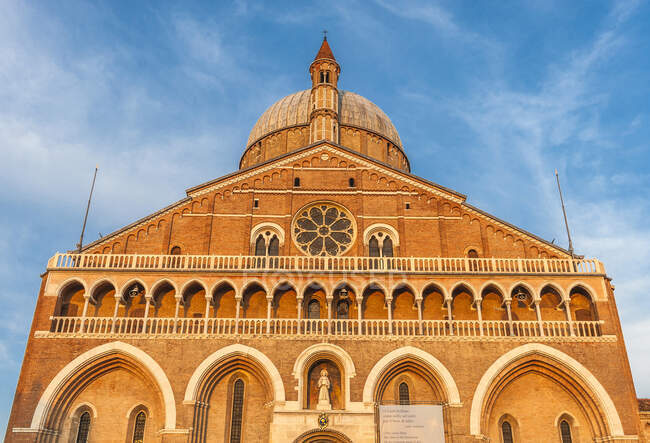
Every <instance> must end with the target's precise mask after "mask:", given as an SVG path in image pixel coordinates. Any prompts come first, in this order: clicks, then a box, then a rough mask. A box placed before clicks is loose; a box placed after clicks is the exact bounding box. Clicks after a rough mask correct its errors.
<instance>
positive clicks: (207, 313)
mask: <svg viewBox="0 0 650 443" xmlns="http://www.w3.org/2000/svg"><path fill="white" fill-rule="evenodd" d="M210 304H212V295H206V296H205V318H204V319H203V333H204V334H206V335H207V333H208V320H210Z"/></svg>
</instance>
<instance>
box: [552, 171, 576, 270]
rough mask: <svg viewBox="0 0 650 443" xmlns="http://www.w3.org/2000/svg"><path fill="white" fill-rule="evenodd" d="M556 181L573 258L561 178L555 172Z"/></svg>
mask: <svg viewBox="0 0 650 443" xmlns="http://www.w3.org/2000/svg"><path fill="white" fill-rule="evenodd" d="M555 179H556V180H557V190H558V191H559V192H560V202H561V203H562V213H563V214H564V226H565V227H566V235H567V237H568V238H569V253H570V254H571V257H573V242H572V241H571V233H570V232H569V222H568V220H567V217H566V209H565V207H564V199H563V198H562V188H561V187H560V176H559V175H558V173H557V169H556V170H555Z"/></svg>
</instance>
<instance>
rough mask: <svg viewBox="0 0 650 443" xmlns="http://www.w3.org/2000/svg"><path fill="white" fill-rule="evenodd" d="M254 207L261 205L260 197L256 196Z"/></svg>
mask: <svg viewBox="0 0 650 443" xmlns="http://www.w3.org/2000/svg"><path fill="white" fill-rule="evenodd" d="M253 207H254V208H259V207H260V201H259V199H257V198H256V199H255V200H253Z"/></svg>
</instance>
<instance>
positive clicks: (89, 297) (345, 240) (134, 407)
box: [5, 40, 649, 443]
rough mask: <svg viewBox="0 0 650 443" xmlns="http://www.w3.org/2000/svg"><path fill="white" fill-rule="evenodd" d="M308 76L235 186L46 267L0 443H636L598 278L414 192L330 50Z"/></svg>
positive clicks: (371, 110)
mask: <svg viewBox="0 0 650 443" xmlns="http://www.w3.org/2000/svg"><path fill="white" fill-rule="evenodd" d="M309 74H310V81H311V88H310V89H307V90H305V91H301V92H297V93H295V94H292V95H289V96H287V97H285V98H283V99H281V100H279V101H278V102H277V103H275V104H274V105H273V106H271V107H270V108H269V109H268V110H267V111H266V112H264V114H262V116H261V117H260V118H259V120H258V121H257V123H256V124H255V126H254V128H253V129H252V131H251V133H250V137H249V139H248V142H247V144H246V148H245V150H244V152H243V155H242V157H241V161H240V165H239V166H240V168H239V170H238V171H237V172H234V173H232V174H230V175H227V176H224V177H221V178H218V179H215V180H212V181H210V182H208V183H204V184H201V185H198V186H196V187H193V188H191V189H188V190H187V196H186V197H185V198H183V199H182V200H180V201H178V202H176V203H174V204H172V205H170V206H168V207H166V208H164V209H162V210H160V211H158V212H156V213H154V214H152V215H150V216H148V217H145V218H143V219H141V220H138V221H136V222H134V223H132V224H131V225H128V226H126V227H124V228H123V229H120V230H118V231H116V232H114V233H113V234H111V235H108V236H106V237H103V238H101V239H100V240H98V241H96V242H94V243H91V244H89V245H87V246H86V247H85V248H84V249H83V250H82V251H81V252H80V253H60V254H56V255H55V256H54V257H52V258H51V259H50V260H49V262H48V263H47V269H46V271H45V273H44V274H43V276H42V284H41V289H40V293H39V297H38V302H37V306H36V310H35V314H34V319H33V323H32V328H31V331H30V335H29V340H28V344H27V350H26V353H25V358H24V362H23V367H22V370H21V374H20V378H19V382H18V387H17V391H16V395H15V399H14V404H13V408H12V413H11V417H10V420H9V426H8V428H7V431H6V437H5V438H6V441H13V442H33V441H38V442H90V441H93V442H118V441H119V442H124V441H127V442H142V441H145V442H224V441H225V442H296V443H301V442H350V441H353V442H373V441H393V442H398V441H404V440H400V439H399V437H394V436H393V437H390V438H389V436H388V434H387V433H388V430H387V429H388V427H384V423H383V422H382V417H381V414H382V408H383V407H387V406H399V407H400V408H401V410H403V411H407V412H408V411H411V410H413V411H414V410H415V409H416V408H418V407H420V406H436V407H438V408H439V409H436V410H440V411H442V412H441V414H442V415H441V420H440V423H438V424H439V426H440V429H441V433H442V434H441V435H443V437H442V440H441V441H446V442H476V441H489V442H513V441H514V442H630V441H644V438H643V433H644V432H645V431H646V429H645V428H643V427H642V423H641V421H640V420H641V419H640V415H639V411H638V409H639V407H638V404H637V399H636V394H635V390H634V385H633V381H632V375H631V371H630V367H629V363H628V358H627V354H626V349H625V344H624V342H623V336H622V333H621V327H620V321H619V318H618V314H617V309H616V303H615V298H614V287H613V285H612V284H611V282H610V278H609V277H608V276H607V274H606V272H605V268H604V265H603V263H601V262H600V261H598V260H597V259H587V258H582V257H576V256H574V255H573V254H571V253H569V252H568V251H566V250H564V249H562V248H560V247H558V246H557V245H554V244H551V243H549V242H547V241H544V240H542V239H540V238H538V237H536V236H535V235H533V234H531V233H528V232H526V231H524V230H522V229H520V228H517V227H516V226H513V225H511V224H509V223H507V222H505V221H502V220H499V219H498V218H496V217H494V216H492V215H490V214H487V213H486V212H484V211H482V210H480V209H478V208H476V207H473V206H471V205H470V204H468V203H467V202H466V196H464V195H462V194H460V193H458V192H456V191H453V190H451V189H447V188H445V187H443V186H440V185H438V184H435V183H432V182H430V181H428V180H426V179H423V178H421V177H417V176H415V175H413V174H411V173H410V164H409V160H408V158H407V155H406V152H405V149H404V147H403V145H402V141H401V140H400V137H399V134H398V133H397V131H396V129H395V127H394V126H393V124H392V123H391V121H390V119H389V118H388V117H387V116H386V115H385V114H384V112H383V111H382V110H381V109H379V108H378V107H377V106H376V105H375V104H373V103H372V102H370V101H369V100H367V99H365V98H364V97H361V96H359V95H357V94H354V93H352V92H347V91H343V90H340V89H339V88H338V86H337V85H338V79H339V75H340V74H341V67H340V66H339V64H338V62H337V61H336V59H335V57H334V55H333V53H332V51H331V49H330V47H329V45H328V43H327V40H324V41H323V43H322V46H321V48H320V50H319V52H318V54H317V55H316V58H315V60H314V61H313V63H311V65H310V67H309ZM398 409H399V408H398ZM642 416H643V417H645V418H646V421H647V414H646V415H643V414H642ZM643 426H646V427H647V426H649V425H647V424H643ZM404 435H406V434H404ZM391 438H392V439H391ZM405 438H406V437H405ZM422 441H435V440H434V437H433V434H432V436H431V439H430V440H422Z"/></svg>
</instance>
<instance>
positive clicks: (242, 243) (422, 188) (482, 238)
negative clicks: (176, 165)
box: [84, 142, 568, 258]
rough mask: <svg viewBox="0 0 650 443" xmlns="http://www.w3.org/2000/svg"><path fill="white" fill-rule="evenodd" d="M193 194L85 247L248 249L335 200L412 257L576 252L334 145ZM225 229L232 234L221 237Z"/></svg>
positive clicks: (194, 251) (311, 149) (232, 176)
mask: <svg viewBox="0 0 650 443" xmlns="http://www.w3.org/2000/svg"><path fill="white" fill-rule="evenodd" d="M296 180H297V181H296ZM186 192H187V197H186V198H185V199H183V200H180V201H178V202H176V203H174V204H172V205H170V206H168V207H167V208H165V209H163V210H161V211H159V212H157V213H154V214H152V215H150V216H149V217H145V218H143V219H141V220H139V221H137V222H135V223H133V224H131V225H129V226H127V227H125V228H123V229H121V230H118V231H116V232H114V233H113V234H110V235H108V236H106V237H104V238H103V239H101V240H99V241H96V242H94V243H91V244H90V245H88V246H87V247H86V248H85V249H84V251H86V252H95V253H98V252H101V253H151V254H166V253H169V252H170V251H171V248H173V247H174V246H177V247H179V248H180V250H181V253H183V254H185V253H190V254H217V255H239V254H243V255H247V254H249V253H251V251H250V232H251V230H252V228H253V227H254V226H256V225H258V224H259V223H260V222H275V223H276V224H277V225H279V226H281V227H282V228H284V229H285V230H286V232H290V230H291V227H290V220H291V218H292V217H293V214H294V212H295V211H296V210H297V209H299V208H300V207H302V206H304V204H307V203H309V202H313V201H317V200H333V201H336V202H338V203H340V204H343V205H346V206H347V207H349V209H350V210H351V212H352V213H353V214H354V215H355V216H356V218H357V220H358V224H359V232H360V233H362V232H363V231H364V229H366V228H367V227H368V226H370V225H372V224H378V223H384V224H387V225H389V226H391V227H392V228H393V229H394V230H395V231H396V232H398V233H399V236H400V238H401V239H402V241H401V251H400V253H401V254H402V255H405V254H406V255H408V256H464V255H466V254H467V253H468V251H469V250H471V249H473V250H475V251H476V252H477V253H478V254H479V256H486V257H490V256H494V257H528V258H531V257H554V256H555V257H566V256H567V255H568V254H567V252H566V251H564V250H563V249H561V248H558V247H557V246H555V245H552V244H549V243H548V242H545V241H544V240H541V239H539V238H537V237H536V236H534V235H532V234H530V233H528V232H526V231H524V230H522V229H520V228H517V227H515V226H512V225H510V224H508V223H506V222H504V221H502V220H499V219H498V218H496V217H494V216H491V215H490V214H487V213H485V212H483V211H481V210H480V209H478V208H475V207H473V206H471V205H469V204H467V203H466V202H465V200H466V197H465V195H463V194H460V193H458V192H456V191H453V190H451V189H448V188H445V187H444V186H440V185H438V184H436V183H432V182H430V181H427V180H425V179H423V178H421V177H417V176H415V175H412V174H409V173H406V172H404V171H401V170H397V169H394V168H392V167H390V166H389V165H386V164H383V163H381V162H378V161H376V160H374V159H371V158H369V157H365V156H364V155H362V154H359V153H358V152H355V151H352V150H349V149H346V148H344V147H341V146H338V145H334V144H331V143H327V142H323V143H319V144H316V145H312V146H309V147H307V148H304V149H301V150H299V151H294V152H292V153H290V154H287V155H284V156H281V157H278V158H276V159H273V160H271V161H268V162H266V163H262V164H259V165H256V166H254V167H251V168H247V169H243V170H240V171H237V172H235V173H233V174H229V175H226V176H224V177H220V178H218V179H215V180H212V181H210V182H207V183H204V184H201V185H199V186H196V187H193V188H190V189H188V190H187V191H186ZM256 205H257V206H256ZM224 229H225V230H226V231H224V232H227V233H228V234H220V233H219V232H220V231H221V230H224ZM287 237H288V238H289V237H290V235H288V236H287ZM418 237H419V240H418ZM358 241H359V242H363V239H362V238H359V239H358ZM286 243H287V247H286V248H285V250H284V255H294V254H300V251H297V250H295V249H292V248H291V247H290V245H289V244H288V243H290V240H289V239H288V241H287V242H286ZM352 249H353V250H351V251H350V253H351V255H365V254H364V249H363V245H362V244H360V245H359V247H357V248H352Z"/></svg>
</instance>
